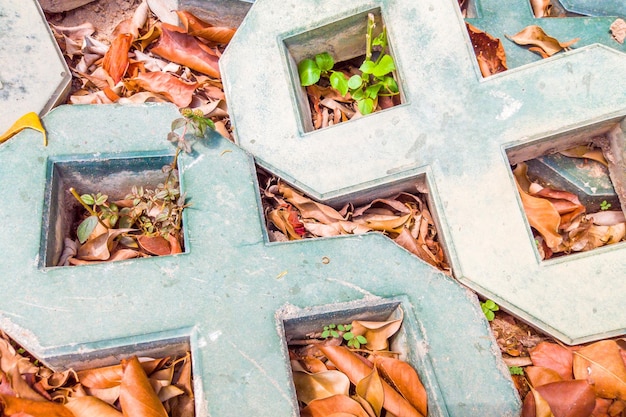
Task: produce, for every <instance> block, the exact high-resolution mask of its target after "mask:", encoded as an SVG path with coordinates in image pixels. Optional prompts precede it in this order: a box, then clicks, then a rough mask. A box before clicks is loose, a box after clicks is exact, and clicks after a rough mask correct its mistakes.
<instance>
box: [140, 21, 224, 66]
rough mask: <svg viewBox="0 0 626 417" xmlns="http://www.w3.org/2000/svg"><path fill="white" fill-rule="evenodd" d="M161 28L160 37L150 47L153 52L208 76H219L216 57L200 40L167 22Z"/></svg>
mask: <svg viewBox="0 0 626 417" xmlns="http://www.w3.org/2000/svg"><path fill="white" fill-rule="evenodd" d="M161 30H162V33H161V37H160V38H159V40H158V41H157V42H156V43H155V45H154V46H153V47H152V49H151V51H152V52H153V53H155V54H156V55H159V56H160V57H162V58H165V59H168V60H170V61H173V62H176V63H177V64H181V65H186V66H188V67H189V68H191V69H193V70H196V71H198V72H201V73H203V74H206V75H208V76H211V77H214V78H220V70H219V64H218V62H219V59H218V57H217V56H215V55H212V54H210V53H209V52H207V50H206V49H205V48H204V45H202V44H201V43H200V41H198V40H197V39H196V38H194V37H193V36H191V35H188V34H186V33H181V32H180V28H177V27H176V26H173V25H169V24H167V23H163V24H162V25H161Z"/></svg>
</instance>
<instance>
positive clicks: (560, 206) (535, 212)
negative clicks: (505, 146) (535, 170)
mask: <svg viewBox="0 0 626 417" xmlns="http://www.w3.org/2000/svg"><path fill="white" fill-rule="evenodd" d="M527 170H528V167H527V165H526V164H525V163H519V164H517V166H516V167H515V169H514V170H513V173H514V176H515V180H516V183H517V188H518V191H519V194H520V197H521V200H522V205H523V207H524V212H525V213H526V216H527V218H528V222H529V223H530V226H531V227H532V228H533V229H534V231H535V238H536V243H537V248H538V250H539V253H540V255H541V258H542V259H549V258H552V257H553V256H555V255H556V254H568V253H571V252H582V251H589V250H592V249H595V248H598V247H601V246H605V245H610V244H613V243H617V242H621V241H623V240H624V239H625V238H626V219H625V218H624V213H623V212H622V211H617V210H601V211H599V212H597V213H587V209H586V207H585V206H584V205H583V204H581V202H580V200H579V199H578V196H576V195H575V194H572V193H569V192H567V191H562V190H555V189H552V188H548V187H543V186H541V185H540V184H538V183H536V182H531V181H530V180H529V179H528V176H527Z"/></svg>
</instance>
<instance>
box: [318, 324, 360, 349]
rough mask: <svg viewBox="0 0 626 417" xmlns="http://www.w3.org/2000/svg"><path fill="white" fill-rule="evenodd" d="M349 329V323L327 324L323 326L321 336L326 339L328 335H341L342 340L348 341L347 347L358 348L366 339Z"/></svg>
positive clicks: (350, 327)
mask: <svg viewBox="0 0 626 417" xmlns="http://www.w3.org/2000/svg"><path fill="white" fill-rule="evenodd" d="M350 330H352V325H351V324H339V325H335V324H329V325H328V326H324V331H322V338H324V339H328V338H329V337H334V338H339V337H342V338H343V340H345V341H346V342H348V347H352V348H354V349H359V348H360V347H361V345H364V344H366V343H367V339H366V338H365V337H364V336H361V335H358V336H355V335H354V333H352V332H351V331H350Z"/></svg>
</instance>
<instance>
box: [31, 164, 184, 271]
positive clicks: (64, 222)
mask: <svg viewBox="0 0 626 417" xmlns="http://www.w3.org/2000/svg"><path fill="white" fill-rule="evenodd" d="M173 157H174V155H173V154H169V153H166V152H162V153H154V152H152V153H137V154H132V155H130V154H128V155H119V154H116V155H68V156H59V157H54V158H50V159H49V160H48V167H47V185H46V194H45V206H44V222H43V228H42V237H41V249H40V266H41V267H53V266H59V261H60V260H61V261H62V260H63V259H62V253H63V250H64V247H65V246H66V242H65V239H68V238H69V239H71V240H73V241H75V242H78V240H77V229H78V226H79V224H81V222H82V221H83V220H84V219H85V218H86V217H87V216H88V215H89V213H88V212H87V210H86V209H85V207H83V206H82V205H81V203H80V202H79V201H78V200H77V198H75V196H74V195H73V193H72V191H71V189H74V190H75V192H76V195H78V196H82V195H83V194H94V195H96V194H98V193H101V194H102V195H106V196H107V197H108V198H107V200H106V201H107V204H109V202H117V204H116V205H117V210H118V211H117V212H116V214H117V217H118V224H117V226H116V227H120V226H121V227H126V226H124V225H122V222H123V221H124V217H129V218H130V217H132V216H135V212H133V213H132V216H130V215H129V216H125V215H123V214H122V213H124V211H123V210H124V208H123V207H122V206H123V204H124V203H123V202H122V201H123V200H126V205H130V209H129V210H132V209H133V200H134V199H135V198H131V199H126V197H127V196H128V195H129V194H131V193H132V192H133V187H136V188H137V191H138V192H139V193H141V192H142V190H141V189H142V187H143V195H144V196H145V197H142V198H145V199H146V200H149V199H152V203H150V201H148V202H147V203H148V204H151V207H152V208H153V210H156V211H154V212H149V215H148V216H147V217H145V218H144V217H143V215H142V217H140V218H139V221H141V222H142V223H141V225H142V227H143V228H145V231H146V232H150V231H152V234H153V235H155V236H156V235H158V233H159V231H163V230H170V229H164V228H163V225H165V226H166V227H170V228H171V230H178V232H176V233H178V235H179V237H180V239H178V240H179V241H180V246H181V250H184V249H182V248H184V247H185V246H186V245H185V244H184V227H183V220H184V219H183V216H184V212H183V213H179V212H178V211H176V210H178V209H177V208H171V207H173V206H171V207H170V205H164V204H163V203H162V200H161V199H159V198H157V196H156V194H157V193H156V192H155V193H150V192H149V191H148V190H152V191H154V190H157V189H158V188H159V186H160V185H161V189H160V191H162V188H163V184H165V183H166V180H167V179H168V173H167V172H164V169H163V168H164V167H166V166H169V165H170V164H171V163H172V161H173ZM180 169H181V167H180V164H179V167H178V171H179V170H180ZM178 171H176V170H175V171H172V174H171V175H172V176H171V177H169V178H170V181H175V182H176V183H178V187H179V190H178V191H179V192H180V193H179V194H180V195H182V196H184V189H183V184H182V183H181V182H180V172H178ZM175 186H176V185H175V183H174V184H173V185H172V186H168V187H166V188H168V189H175ZM135 197H136V196H135ZM183 198H184V197H183ZM141 201H142V204H143V200H141ZM168 207H170V208H171V209H170V210H169V212H168V213H174V212H175V211H176V213H177V214H176V216H175V217H169V219H174V218H175V219H176V221H177V222H178V223H176V224H175V225H174V226H168V225H167V224H165V223H164V220H163V219H162V218H159V215H160V213H162V212H163V210H165V208H168ZM145 213H148V212H145ZM165 214H167V213H165ZM157 218H158V219H157ZM139 221H138V222H139ZM126 222H130V220H129V219H126ZM135 224H138V223H135ZM150 226H152V229H148V228H149V227H150ZM111 230H113V229H111ZM133 233H137V234H138V233H139V232H133ZM172 233H174V232H172ZM121 237H124V235H123V234H122V235H120V237H119V238H121ZM119 238H115V239H113V238H111V240H114V241H115V242H116V243H115V244H121V243H120V242H119ZM131 240H135V239H131ZM165 242H166V243H167V241H166V240H165ZM112 243H113V242H109V245H111V244H112ZM122 243H126V244H127V245H128V247H129V248H134V246H133V244H132V242H130V241H123V242H122ZM149 243H150V242H149ZM157 243H160V242H157ZM146 245H147V244H146ZM172 246H174V244H172ZM142 247H143V245H142ZM163 247H165V246H163ZM166 248H167V247H166ZM110 249H111V248H109V250H110ZM134 249H137V248H134ZM134 249H133V250H134ZM149 249H150V250H153V252H150V251H147V252H148V253H150V254H151V255H162V254H170V253H171V251H170V252H168V253H158V252H157V250H159V249H158V248H157V249H153V248H149ZM142 251H146V250H145V248H144V249H142ZM138 256H144V255H138ZM146 256H147V255H146ZM113 259H115V258H113ZM126 259H127V258H126ZM107 260H108V259H102V261H107ZM77 264H78V263H77Z"/></svg>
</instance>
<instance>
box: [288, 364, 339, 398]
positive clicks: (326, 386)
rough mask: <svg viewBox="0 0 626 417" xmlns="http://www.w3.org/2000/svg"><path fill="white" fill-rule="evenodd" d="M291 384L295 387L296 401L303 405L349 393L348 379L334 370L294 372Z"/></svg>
mask: <svg viewBox="0 0 626 417" xmlns="http://www.w3.org/2000/svg"><path fill="white" fill-rule="evenodd" d="M293 383H294V385H295V386H296V394H297V395H298V400H299V401H302V402H303V403H305V404H309V403H310V402H311V401H313V400H318V399H322V398H327V397H332V396H333V395H348V394H349V391H350V380H349V379H348V377H347V376H346V375H345V374H344V373H342V372H339V371H334V370H331V371H323V372H318V373H309V372H304V371H294V372H293Z"/></svg>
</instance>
